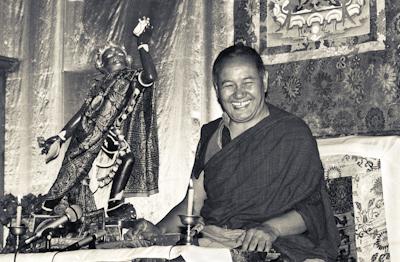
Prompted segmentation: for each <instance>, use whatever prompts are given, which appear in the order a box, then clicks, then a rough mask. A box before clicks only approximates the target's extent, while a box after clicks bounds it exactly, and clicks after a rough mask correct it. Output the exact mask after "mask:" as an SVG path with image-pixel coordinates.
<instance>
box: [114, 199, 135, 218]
mask: <svg viewBox="0 0 400 262" xmlns="http://www.w3.org/2000/svg"><path fill="white" fill-rule="evenodd" d="M107 215H108V216H109V217H116V218H119V219H122V220H129V219H136V209H135V208H134V207H133V205H132V204H130V203H123V202H122V201H110V202H108V209H107Z"/></svg>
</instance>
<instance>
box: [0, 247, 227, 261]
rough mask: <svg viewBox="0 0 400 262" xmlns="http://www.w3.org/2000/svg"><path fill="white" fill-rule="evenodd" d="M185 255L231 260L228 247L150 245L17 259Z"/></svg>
mask: <svg viewBox="0 0 400 262" xmlns="http://www.w3.org/2000/svg"><path fill="white" fill-rule="evenodd" d="M180 255H181V256H182V257H183V258H184V259H185V261H187V262H204V261H208V262H213V261H215V262H231V261H232V257H231V254H230V251H229V249H227V248H204V247H197V246H151V247H139V248H120V249H86V250H77V251H70V252H59V253H57V252H47V253H37V254H17V260H16V261H17V262H18V261H30V262H75V261H86V262H100V261H101V262H106V261H108V262H125V261H132V259H134V258H164V259H174V258H177V257H178V256H180ZM0 261H2V262H8V261H9V262H12V261H14V254H6V255H0Z"/></svg>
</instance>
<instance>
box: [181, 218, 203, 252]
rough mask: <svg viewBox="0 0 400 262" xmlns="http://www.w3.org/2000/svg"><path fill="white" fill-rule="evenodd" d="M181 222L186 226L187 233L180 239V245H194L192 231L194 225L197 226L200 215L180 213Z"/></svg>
mask: <svg viewBox="0 0 400 262" xmlns="http://www.w3.org/2000/svg"><path fill="white" fill-rule="evenodd" d="M179 218H180V220H181V223H182V224H183V225H184V226H186V233H185V235H184V237H183V238H182V239H181V240H179V242H178V245H188V246H189V245H193V244H194V242H193V236H192V235H191V234H190V231H191V229H192V227H193V226H195V225H196V224H197V223H198V222H199V220H200V216H193V215H179Z"/></svg>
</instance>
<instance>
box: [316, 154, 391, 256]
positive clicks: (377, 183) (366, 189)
mask: <svg viewBox="0 0 400 262" xmlns="http://www.w3.org/2000/svg"><path fill="white" fill-rule="evenodd" d="M322 162H323V165H324V168H325V178H326V182H327V187H328V192H329V194H330V196H331V201H332V207H333V209H334V213H335V217H336V223H337V226H338V228H339V230H340V233H341V238H342V242H341V245H340V250H339V254H338V261H361V262H364V261H365V262H367V261H390V255H389V244H388V239H387V230H386V220H385V210H384V201H383V191H382V173H381V165H380V160H379V159H376V158H365V157H360V156H354V155H331V156H323V157H322Z"/></svg>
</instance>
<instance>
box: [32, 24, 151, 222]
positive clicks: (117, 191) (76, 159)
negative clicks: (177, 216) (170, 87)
mask: <svg viewBox="0 0 400 262" xmlns="http://www.w3.org/2000/svg"><path fill="white" fill-rule="evenodd" d="M151 31H152V30H151V25H150V21H149V18H146V17H143V18H142V19H139V23H138V25H137V26H136V27H135V29H134V31H133V34H134V35H135V36H136V37H137V45H138V51H139V54H140V59H141V63H142V67H143V69H142V70H133V69H131V68H130V66H131V57H130V56H128V54H127V53H126V51H125V49H124V48H123V47H120V46H118V45H114V44H110V45H108V46H106V47H105V48H103V49H101V50H98V53H97V57H96V65H95V66H96V68H97V69H98V70H99V71H100V72H101V73H102V75H101V78H100V79H96V81H95V84H94V85H93V86H92V88H91V90H90V94H89V96H88V98H87V99H86V101H85V102H84V104H83V106H82V107H81V109H80V110H79V111H78V112H77V113H76V114H75V115H74V116H73V117H72V118H71V119H70V120H69V121H68V123H67V124H66V125H65V127H64V128H63V129H62V130H61V132H60V133H59V134H58V135H56V136H52V137H50V138H48V139H46V140H45V139H44V138H39V146H40V147H42V154H46V163H48V162H49V161H51V160H53V159H54V158H56V157H57V156H58V154H59V151H60V148H61V146H62V144H63V143H64V142H65V141H66V140H68V139H69V138H71V142H70V145H69V147H68V149H67V151H66V154H65V157H64V160H63V163H62V166H61V169H60V171H59V173H58V176H57V178H56V181H55V182H54V184H53V185H52V187H51V188H50V190H49V192H48V193H47V195H46V196H45V201H44V202H43V205H42V208H43V209H44V210H46V211H51V210H53V208H54V207H55V206H56V205H57V204H58V203H59V202H60V200H61V199H62V198H63V197H64V196H65V195H67V196H68V197H69V198H70V199H69V201H70V202H72V203H78V204H81V205H83V209H84V211H91V210H94V209H96V205H95V204H94V198H93V196H92V194H91V193H93V191H96V190H97V189H98V188H103V187H105V186H108V185H110V184H111V183H112V187H111V192H110V198H109V200H108V208H107V214H108V216H118V217H134V216H135V210H134V208H133V206H132V205H130V204H128V203H124V197H123V193H124V189H125V187H126V185H127V182H128V179H129V177H130V176H131V174H132V170H133V167H134V166H135V165H136V164H137V163H136V162H137V158H139V157H142V156H143V155H144V156H143V157H145V158H146V159H145V161H142V162H146V165H148V166H147V169H149V170H147V171H148V172H150V173H152V174H153V175H155V176H157V178H158V146H157V138H156V131H155V130H154V126H155V124H154V123H153V122H155V121H152V122H151V121H149V120H148V118H149V115H151V112H150V113H149V112H145V113H144V115H145V116H144V117H145V118H146V116H147V118H146V119H144V120H143V121H142V122H143V123H144V124H143V125H145V128H143V130H145V131H143V132H145V135H144V137H145V140H146V141H144V142H143V143H144V144H145V146H143V147H146V148H145V149H146V150H145V151H146V152H139V151H141V149H142V148H143V147H140V148H138V147H137V146H136V147H135V145H136V144H137V143H140V141H139V142H138V141H134V138H135V135H134V133H135V132H136V130H134V127H135V125H134V121H135V120H136V119H134V118H135V116H134V114H135V112H136V115H139V114H138V113H137V111H138V110H147V111H151V110H152V108H151V106H150V107H149V106H148V105H147V104H146V103H151V96H152V95H151V94H152V90H151V89H152V88H151V87H152V85H153V82H154V81H155V80H156V79H157V73H156V69H155V66H154V64H153V61H152V58H151V56H150V54H149V46H148V41H149V40H150V36H151ZM148 93H149V94H148ZM146 96H147V100H146ZM140 99H142V100H140ZM145 100H146V101H145ZM149 100H150V101H149ZM139 102H141V108H139V109H138V108H137V107H138V103H139ZM149 123H150V124H149ZM149 133H151V134H150V135H149ZM147 140H149V141H147ZM133 147H135V148H133ZM135 156H136V157H135ZM148 163H150V164H148ZM94 169H95V172H96V175H95V177H96V178H97V179H93V178H92V179H89V173H90V172H93V170H94ZM89 185H90V189H91V191H92V192H88V191H89V190H88V189H89Z"/></svg>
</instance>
